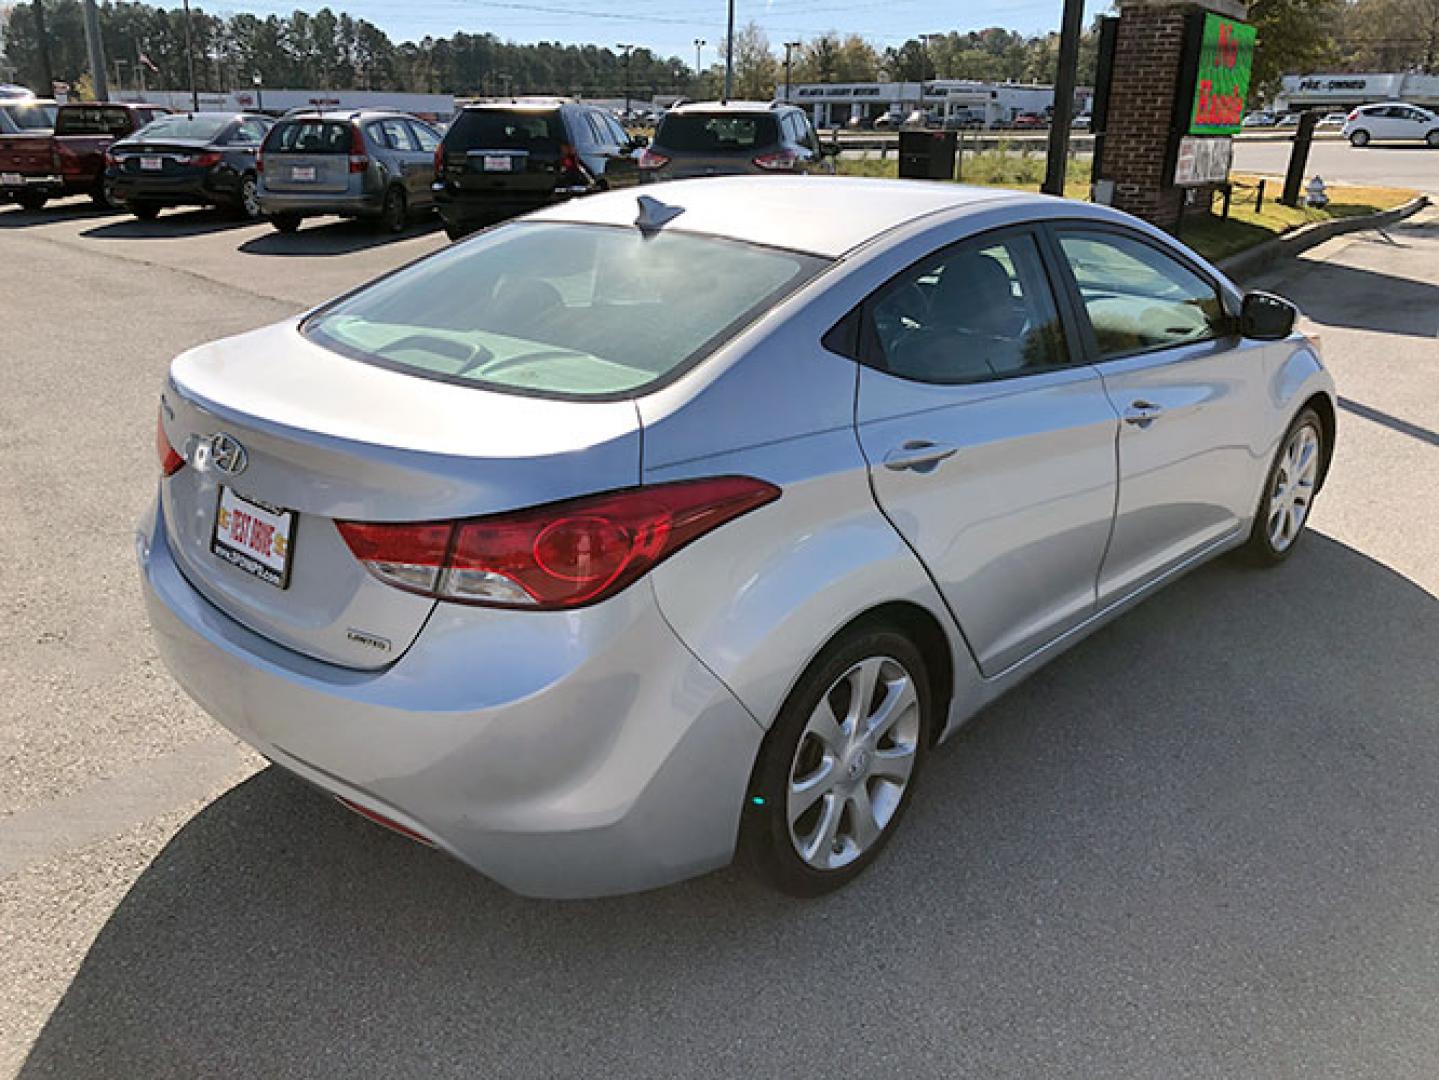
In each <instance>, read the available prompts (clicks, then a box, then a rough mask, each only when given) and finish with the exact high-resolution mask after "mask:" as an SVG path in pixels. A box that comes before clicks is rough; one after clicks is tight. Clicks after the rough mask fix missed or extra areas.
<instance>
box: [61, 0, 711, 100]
mask: <svg viewBox="0 0 1439 1080" xmlns="http://www.w3.org/2000/svg"><path fill="white" fill-rule="evenodd" d="M36 3H37V4H38V3H39V0H36ZM708 44H709V42H707V41H706V40H705V39H704V38H702V37H697V38H695V83H696V85H698V83H699V79H700V50H701V49H703V48H704V47H705V46H706V45H708Z"/></svg>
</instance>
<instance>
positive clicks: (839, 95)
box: [775, 79, 1094, 127]
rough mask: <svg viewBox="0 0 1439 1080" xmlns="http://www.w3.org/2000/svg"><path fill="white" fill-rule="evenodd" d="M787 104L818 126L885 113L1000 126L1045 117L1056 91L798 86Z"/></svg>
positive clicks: (936, 85) (1020, 86) (780, 94)
mask: <svg viewBox="0 0 1439 1080" xmlns="http://www.w3.org/2000/svg"><path fill="white" fill-rule="evenodd" d="M785 99H786V98H785V88H784V86H779V87H777V88H776V90H775V100H776V101H784V100H785ZM1093 99H1094V92H1093V91H1092V90H1087V89H1085V90H1079V91H1076V93H1075V108H1076V111H1080V112H1086V111H1088V110H1089V107H1090V105H1091V103H1092V102H1093ZM788 100H789V101H790V102H792V103H793V104H795V105H799V106H800V107H802V108H804V109H805V110H806V111H807V112H808V113H809V114H810V116H811V117H812V118H813V120H814V122H815V126H816V127H843V126H844V125H845V124H846V123H848V122H849V121H850V120H851V119H852V118H855V117H858V118H859V119H861V120H868V121H871V122H873V121H874V120H876V119H877V118H879V117H881V116H883V115H885V114H886V113H891V114H895V115H899V116H904V115H907V114H908V113H910V112H912V111H913V110H915V109H924V110H925V111H926V112H933V113H935V114H937V115H939V116H941V117H944V118H949V117H951V116H955V115H959V116H963V117H968V118H970V119H973V120H978V121H980V122H982V123H984V124H986V125H996V124H1005V123H1008V122H1009V121H1011V120H1013V119H1014V118H1015V117H1016V116H1018V115H1019V114H1020V113H1040V114H1043V113H1044V112H1045V111H1046V110H1048V109H1050V108H1052V107H1053V106H1054V87H1052V86H1039V85H1035V84H1031V83H984V82H974V81H971V80H967V79H933V80H930V81H927V82H877V83H795V84H794V85H792V86H791V87H790V88H789V95H788Z"/></svg>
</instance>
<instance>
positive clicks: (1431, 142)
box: [1424, 128, 1439, 150]
mask: <svg viewBox="0 0 1439 1080" xmlns="http://www.w3.org/2000/svg"><path fill="white" fill-rule="evenodd" d="M1424 142H1425V143H1426V144H1427V145H1428V146H1429V149H1431V150H1439V128H1435V129H1434V130H1433V131H1431V132H1430V133H1429V134H1428V135H1425V136H1424Z"/></svg>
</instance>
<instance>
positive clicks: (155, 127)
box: [136, 113, 234, 140]
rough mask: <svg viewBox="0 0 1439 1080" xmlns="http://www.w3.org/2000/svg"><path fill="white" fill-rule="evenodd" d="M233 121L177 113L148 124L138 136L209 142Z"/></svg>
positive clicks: (200, 114) (202, 115)
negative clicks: (204, 140)
mask: <svg viewBox="0 0 1439 1080" xmlns="http://www.w3.org/2000/svg"><path fill="white" fill-rule="evenodd" d="M233 120H234V117H232V116H225V115H221V116H207V115H206V114H204V113H198V114H196V115H194V116H186V115H185V114H184V113H175V114H174V115H171V116H162V117H160V119H158V120H155V121H152V122H151V123H148V124H146V125H145V126H144V127H143V128H141V129H140V130H139V131H138V132H136V134H139V135H144V136H145V138H147V139H206V140H209V139H213V138H214V137H215V136H216V135H218V134H220V132H222V131H224V130H225V129H226V128H227V127H229V126H230V123H231V122H232V121H233Z"/></svg>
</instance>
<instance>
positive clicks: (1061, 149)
mask: <svg viewBox="0 0 1439 1080" xmlns="http://www.w3.org/2000/svg"><path fill="white" fill-rule="evenodd" d="M1083 31H1084V0H1064V21H1063V23H1061V25H1060V30H1059V70H1058V71H1057V72H1055V78H1054V117H1053V120H1052V121H1051V126H1050V128H1049V160H1048V161H1047V162H1046V163H1045V172H1044V184H1043V185H1042V186H1041V187H1040V190H1041V191H1043V192H1044V193H1045V194H1046V195H1063V194H1064V180H1065V176H1066V173H1067V171H1068V158H1069V124H1070V120H1071V118H1072V117H1073V116H1074V84H1075V82H1076V80H1077V75H1078V69H1079V37H1080V34H1082V33H1083Z"/></svg>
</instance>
